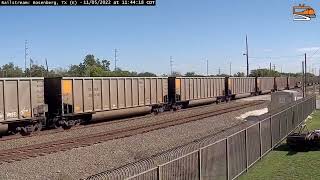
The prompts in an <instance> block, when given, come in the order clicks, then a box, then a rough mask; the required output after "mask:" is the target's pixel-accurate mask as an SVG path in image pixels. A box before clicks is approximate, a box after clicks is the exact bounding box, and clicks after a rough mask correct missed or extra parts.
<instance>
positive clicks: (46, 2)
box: [0, 0, 156, 6]
mask: <svg viewBox="0 0 320 180" xmlns="http://www.w3.org/2000/svg"><path fill="white" fill-rule="evenodd" d="M155 5H156V0H71V1H70V0H65V1H62V0H38V1H36V0H35V1H24V0H21V1H17V0H0V6H155Z"/></svg>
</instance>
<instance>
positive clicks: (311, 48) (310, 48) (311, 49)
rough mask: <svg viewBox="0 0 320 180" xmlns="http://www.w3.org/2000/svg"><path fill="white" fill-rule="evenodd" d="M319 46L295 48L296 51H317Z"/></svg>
mask: <svg viewBox="0 0 320 180" xmlns="http://www.w3.org/2000/svg"><path fill="white" fill-rule="evenodd" d="M318 49H320V47H305V48H299V49H297V51H298V52H310V51H317V50H318Z"/></svg>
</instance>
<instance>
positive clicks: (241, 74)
mask: <svg viewBox="0 0 320 180" xmlns="http://www.w3.org/2000/svg"><path fill="white" fill-rule="evenodd" d="M233 76H234V77H244V76H245V74H244V73H243V72H237V73H236V74H234V75H233Z"/></svg>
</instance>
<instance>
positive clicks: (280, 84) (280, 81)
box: [275, 77, 288, 90]
mask: <svg viewBox="0 0 320 180" xmlns="http://www.w3.org/2000/svg"><path fill="white" fill-rule="evenodd" d="M275 84H276V87H277V90H284V89H286V88H287V86H288V78H287V77H276V78H275Z"/></svg>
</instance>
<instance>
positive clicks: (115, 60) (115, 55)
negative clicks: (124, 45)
mask: <svg viewBox="0 0 320 180" xmlns="http://www.w3.org/2000/svg"><path fill="white" fill-rule="evenodd" d="M117 52H118V50H117V49H114V71H116V70H117V61H118V59H117Z"/></svg>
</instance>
